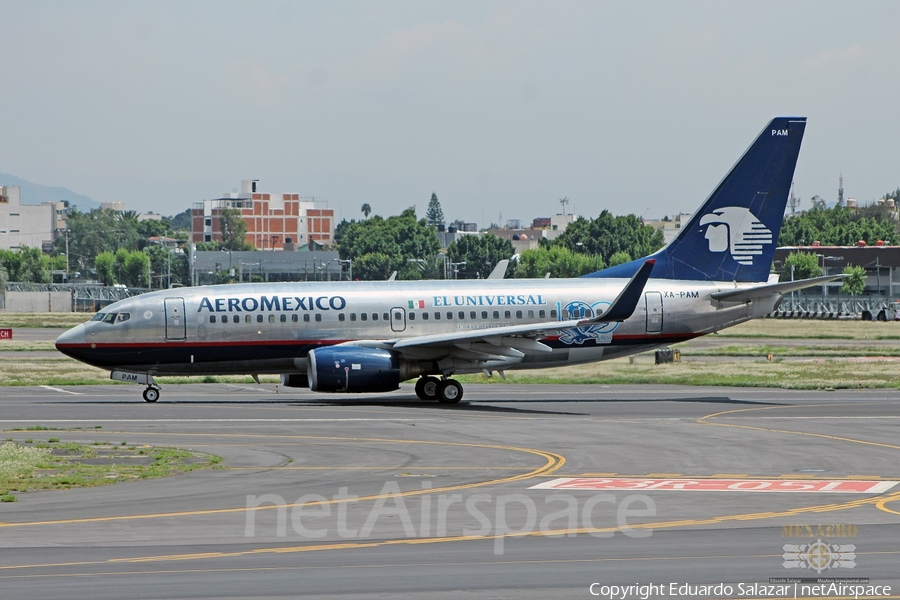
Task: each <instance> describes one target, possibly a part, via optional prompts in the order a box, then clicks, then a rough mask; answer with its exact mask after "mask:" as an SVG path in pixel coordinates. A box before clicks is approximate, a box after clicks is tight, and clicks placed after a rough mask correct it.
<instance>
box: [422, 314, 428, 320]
mask: <svg viewBox="0 0 900 600" xmlns="http://www.w3.org/2000/svg"><path fill="white" fill-rule="evenodd" d="M422 320H423V321H427V320H428V313H427V312H423V313H422Z"/></svg>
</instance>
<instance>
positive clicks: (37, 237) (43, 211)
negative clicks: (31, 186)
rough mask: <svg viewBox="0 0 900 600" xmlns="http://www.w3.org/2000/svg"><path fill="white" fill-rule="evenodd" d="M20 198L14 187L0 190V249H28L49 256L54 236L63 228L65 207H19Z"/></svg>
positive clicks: (46, 204)
mask: <svg viewBox="0 0 900 600" xmlns="http://www.w3.org/2000/svg"><path fill="white" fill-rule="evenodd" d="M20 195H21V189H20V188H19V186H17V185H9V186H0V249H3V250H13V249H15V248H20V247H22V246H28V247H30V248H41V249H43V250H44V251H45V252H49V251H50V250H51V249H52V248H53V240H54V239H55V238H56V232H57V231H58V230H59V229H61V228H64V227H65V205H64V204H63V203H62V202H44V203H43V204H22V203H21V199H20Z"/></svg>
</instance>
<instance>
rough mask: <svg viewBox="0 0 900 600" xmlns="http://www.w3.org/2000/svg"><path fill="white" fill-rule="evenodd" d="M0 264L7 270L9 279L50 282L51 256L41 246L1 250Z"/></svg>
mask: <svg viewBox="0 0 900 600" xmlns="http://www.w3.org/2000/svg"><path fill="white" fill-rule="evenodd" d="M0 266H2V267H3V268H4V269H5V270H6V273H7V277H8V278H9V281H20V282H30V283H50V257H49V256H47V255H46V254H44V253H43V252H41V250H40V249H39V248H29V247H27V246H22V247H20V248H17V249H15V250H0Z"/></svg>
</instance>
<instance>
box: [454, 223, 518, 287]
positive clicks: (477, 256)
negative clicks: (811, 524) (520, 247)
mask: <svg viewBox="0 0 900 600" xmlns="http://www.w3.org/2000/svg"><path fill="white" fill-rule="evenodd" d="M513 254H515V249H514V248H513V245H512V242H510V241H509V240H505V239H503V238H500V237H497V236H496V235H494V234H492V233H486V234H484V235H481V236H477V235H463V236H460V237H459V238H457V239H456V241H455V242H453V243H452V244H450V246H448V247H447V256H448V258H449V259H450V260H451V261H452V262H455V263H462V262H464V263H466V264H465V265H459V266H458V267H457V269H458V273H457V278H458V279H481V278H484V277H487V276H488V275H490V274H491V271H492V270H493V269H494V267H495V266H497V263H498V262H500V261H501V260H504V259H509V258H512V255H513Z"/></svg>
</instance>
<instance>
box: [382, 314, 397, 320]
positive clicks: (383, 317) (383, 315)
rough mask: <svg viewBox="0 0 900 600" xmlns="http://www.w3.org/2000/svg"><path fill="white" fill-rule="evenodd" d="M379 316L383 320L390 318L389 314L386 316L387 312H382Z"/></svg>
mask: <svg viewBox="0 0 900 600" xmlns="http://www.w3.org/2000/svg"><path fill="white" fill-rule="evenodd" d="M381 318H382V319H384V320H385V321H390V320H391V319H390V316H388V313H382V315H381ZM397 318H398V319H399V318H400V317H397Z"/></svg>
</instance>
